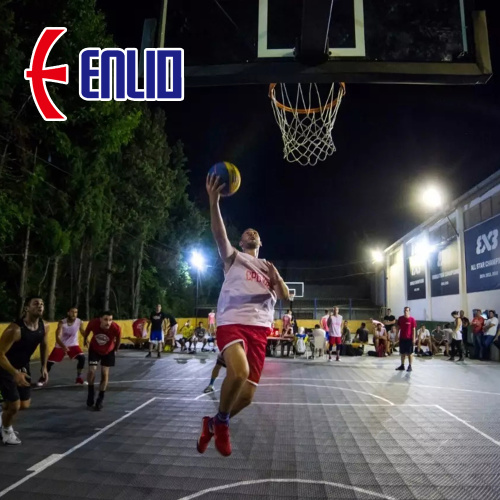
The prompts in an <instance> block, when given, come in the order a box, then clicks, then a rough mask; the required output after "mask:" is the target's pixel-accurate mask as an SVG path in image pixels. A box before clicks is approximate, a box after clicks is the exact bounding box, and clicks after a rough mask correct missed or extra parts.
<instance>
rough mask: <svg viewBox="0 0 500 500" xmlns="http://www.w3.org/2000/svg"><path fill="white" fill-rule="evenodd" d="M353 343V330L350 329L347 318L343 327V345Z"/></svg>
mask: <svg viewBox="0 0 500 500" xmlns="http://www.w3.org/2000/svg"><path fill="white" fill-rule="evenodd" d="M346 344H351V330H349V321H347V320H345V321H344V325H343V327H342V345H346Z"/></svg>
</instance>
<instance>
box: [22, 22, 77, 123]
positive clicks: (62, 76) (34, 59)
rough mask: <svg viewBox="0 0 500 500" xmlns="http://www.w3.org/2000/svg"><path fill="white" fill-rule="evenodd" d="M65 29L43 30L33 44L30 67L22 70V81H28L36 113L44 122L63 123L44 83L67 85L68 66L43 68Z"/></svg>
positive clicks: (61, 116)
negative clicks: (36, 109)
mask: <svg viewBox="0 0 500 500" xmlns="http://www.w3.org/2000/svg"><path fill="white" fill-rule="evenodd" d="M66 31H67V30H66V28H45V29H44V30H43V31H42V34H41V35H40V37H39V38H38V40H37V42H36V43H35V47H34V48H33V53H32V54H31V65H30V67H29V69H25V70H24V79H25V80H29V81H30V86H31V93H32V94H33V100H34V101H35V104H36V107H37V108H38V111H39V112H40V114H41V115H42V117H43V119H44V120H46V121H65V120H66V116H64V115H63V114H62V113H61V112H60V111H59V109H57V107H56V105H55V104H54V103H53V102H52V99H51V98H50V96H49V93H48V92H47V87H46V86H45V82H46V81H48V82H58V83H64V84H65V85H67V83H68V65H67V64H62V65H61V66H51V67H49V68H46V67H45V62H46V61H47V57H48V55H49V52H50V51H51V50H52V47H53V46H54V45H55V43H56V42H57V40H59V38H61V36H63V35H64V33H66Z"/></svg>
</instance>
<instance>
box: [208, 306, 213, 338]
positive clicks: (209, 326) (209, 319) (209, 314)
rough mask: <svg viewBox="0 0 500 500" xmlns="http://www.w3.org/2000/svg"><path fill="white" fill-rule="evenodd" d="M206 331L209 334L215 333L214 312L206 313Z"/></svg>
mask: <svg viewBox="0 0 500 500" xmlns="http://www.w3.org/2000/svg"><path fill="white" fill-rule="evenodd" d="M208 331H209V333H211V334H214V333H215V311H214V310H213V309H212V310H211V311H210V312H209V313H208Z"/></svg>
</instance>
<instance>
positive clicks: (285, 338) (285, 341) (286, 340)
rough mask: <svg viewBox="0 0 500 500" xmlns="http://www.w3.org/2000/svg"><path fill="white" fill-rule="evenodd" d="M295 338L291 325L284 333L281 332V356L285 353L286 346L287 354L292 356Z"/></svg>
mask: <svg viewBox="0 0 500 500" xmlns="http://www.w3.org/2000/svg"><path fill="white" fill-rule="evenodd" d="M293 340H294V335H293V331H292V327H291V325H290V326H289V327H288V329H287V330H286V331H283V333H282V334H281V340H280V345H281V357H283V356H284V355H285V347H286V355H287V356H290V349H291V348H292V345H293Z"/></svg>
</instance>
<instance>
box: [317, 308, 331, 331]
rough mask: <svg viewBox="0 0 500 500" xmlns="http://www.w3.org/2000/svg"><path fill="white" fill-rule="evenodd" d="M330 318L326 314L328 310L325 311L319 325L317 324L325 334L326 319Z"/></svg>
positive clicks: (326, 327) (326, 329)
mask: <svg viewBox="0 0 500 500" xmlns="http://www.w3.org/2000/svg"><path fill="white" fill-rule="evenodd" d="M329 317H330V314H329V312H328V309H325V315H324V316H323V317H322V318H321V320H320V323H319V325H320V326H319V328H322V329H323V330H325V332H327V331H328V318H329Z"/></svg>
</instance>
